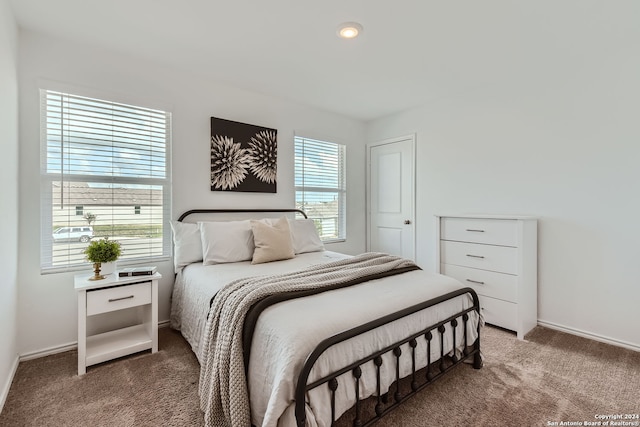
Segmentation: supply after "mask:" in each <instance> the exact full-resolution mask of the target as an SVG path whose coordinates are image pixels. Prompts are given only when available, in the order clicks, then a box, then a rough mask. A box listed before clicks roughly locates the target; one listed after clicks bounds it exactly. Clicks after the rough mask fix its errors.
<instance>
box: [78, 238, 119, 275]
mask: <svg viewBox="0 0 640 427" xmlns="http://www.w3.org/2000/svg"><path fill="white" fill-rule="evenodd" d="M120 252H121V248H120V243H119V242H116V241H115V240H109V238H108V237H105V238H104V239H99V240H93V241H91V243H89V246H87V248H86V249H85V250H84V254H85V255H86V257H87V260H88V261H90V262H92V263H93V272H94V273H95V275H94V276H93V277H91V278H90V279H89V280H101V279H104V278H105V276H102V275H101V274H100V268H101V267H102V263H104V262H114V261H116V260H117V259H118V257H119V256H120Z"/></svg>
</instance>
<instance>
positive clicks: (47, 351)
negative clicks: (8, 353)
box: [20, 341, 78, 362]
mask: <svg viewBox="0 0 640 427" xmlns="http://www.w3.org/2000/svg"><path fill="white" fill-rule="evenodd" d="M76 348H78V342H77V341H74V342H71V343H67V344H62V345H56V346H53V347H48V348H44V349H42V350H36V351H30V352H28V353H24V354H21V355H20V361H21V362H23V361H25V360H31V359H38V358H40V357H45V356H51V355H52V354H58V353H63V352H65V351H69V350H75V349H76Z"/></svg>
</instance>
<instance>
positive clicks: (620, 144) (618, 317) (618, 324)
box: [367, 20, 640, 349]
mask: <svg viewBox="0 0 640 427" xmlns="http://www.w3.org/2000/svg"><path fill="white" fill-rule="evenodd" d="M611 22H614V23H615V22H616V21H615V20H612V21H611ZM614 25H615V24H614ZM567 31H571V25H570V23H569V25H568V27H567ZM634 31H635V32H634V33H633V34H625V32H624V31H623V30H620V29H615V30H613V29H612V30H611V32H610V33H596V32H594V33H593V34H591V35H590V37H592V38H593V39H594V40H593V41H594V46H595V42H597V43H598V46H605V47H606V48H605V49H604V50H600V49H599V50H589V49H588V47H589V45H588V43H590V42H591V41H590V40H585V41H584V43H587V46H581V47H584V48H585V49H584V51H585V52H589V53H590V55H591V56H590V57H583V58H580V61H582V62H581V63H579V64H576V63H571V62H570V61H567V62H564V63H563V62H559V63H549V64H541V65H540V68H539V69H537V70H532V71H531V74H530V75H525V76H518V77H520V79H519V81H520V83H519V84H518V85H508V84H505V85H504V86H492V87H485V88H482V89H477V90H475V91H473V92H469V93H466V94H464V95H462V96H458V97H455V98H450V99H445V100H439V101H438V102H434V103H432V104H431V105H424V106H422V107H420V108H416V109H412V110H410V111H407V112H404V113H401V114H397V115H393V116H391V117H387V118H383V119H380V120H376V121H374V122H371V123H369V124H368V125H367V141H368V142H374V141H380V140H383V139H386V138H391V137H395V136H400V135H406V134H409V133H414V132H415V133H416V134H417V194H418V197H417V218H416V226H417V242H418V244H417V259H418V261H419V263H420V264H421V265H423V266H424V267H428V268H429V269H433V268H435V267H434V262H433V260H434V254H435V242H434V223H433V215H434V214H437V213H505V214H527V215H535V216H538V217H539V218H540V222H539V250H538V253H539V266H538V272H539V291H538V296H539V299H538V301H539V302H538V317H539V320H540V321H541V322H545V324H547V325H551V326H556V327H557V326H559V327H564V328H568V329H572V330H574V332H586V333H587V334H589V335H591V336H593V337H600V338H604V339H609V340H611V341H614V342H617V343H619V344H623V345H625V344H626V345H630V346H631V347H635V348H638V349H640V309H638V302H639V301H640V262H638V255H639V253H640V252H639V250H638V245H639V243H640V221H638V217H639V216H640V163H639V162H640V125H639V124H638V123H639V121H638V120H639V117H640V103H639V101H638V100H640V79H639V78H638V76H640V56H639V55H638V40H640V32H639V29H638V27H637V25H636V26H635V30H634ZM581 47H579V46H571V49H574V48H575V49H577V50H581ZM540 49H541V51H542V50H544V46H540ZM570 52H571V50H570V51H568V52H567V57H570ZM541 70H544V71H543V72H540V71H541Z"/></svg>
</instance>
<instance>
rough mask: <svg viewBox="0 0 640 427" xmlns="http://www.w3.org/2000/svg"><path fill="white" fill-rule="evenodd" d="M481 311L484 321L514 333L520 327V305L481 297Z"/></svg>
mask: <svg viewBox="0 0 640 427" xmlns="http://www.w3.org/2000/svg"><path fill="white" fill-rule="evenodd" d="M479 298H480V311H481V312H482V315H483V316H484V321H485V322H487V323H490V324H492V325H496V326H500V327H502V328H505V329H510V330H512V331H515V330H517V326H518V304H514V303H512V302H507V301H502V300H499V299H495V298H490V297H485V296H481V295H480V296H479Z"/></svg>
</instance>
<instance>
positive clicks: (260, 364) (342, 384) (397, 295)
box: [171, 251, 478, 426]
mask: <svg viewBox="0 0 640 427" xmlns="http://www.w3.org/2000/svg"><path fill="white" fill-rule="evenodd" d="M346 257H348V256H347V255H343V254H338V253H335V252H329V251H324V252H313V253H307V254H301V255H298V256H296V257H295V258H293V259H290V260H286V261H278V262H272V263H265V264H257V265H251V263H250V262H240V263H233V264H218V265H210V266H203V265H202V264H191V265H189V266H187V267H186V268H185V269H184V270H183V271H182V272H180V273H179V274H178V276H177V278H176V283H175V286H174V292H173V301H172V311H171V320H172V326H173V327H174V328H176V329H180V330H181V332H182V334H183V336H184V337H185V338H186V339H187V341H188V342H189V343H190V345H191V346H192V348H193V351H194V352H195V354H196V356H197V357H198V360H199V361H200V364H201V365H202V364H203V360H202V359H201V358H202V354H201V353H202V349H201V347H200V345H201V343H202V334H203V332H204V329H205V325H206V318H207V313H208V310H209V303H210V300H211V297H212V296H213V295H215V293H216V292H217V291H218V290H219V289H220V288H221V287H223V286H224V285H225V284H227V283H229V282H231V281H232V280H234V279H239V278H242V277H247V276H258V275H269V274H282V273H286V272H290V271H295V270H299V269H301V268H304V267H307V266H310V265H314V264H319V263H326V262H330V261H335V260H337V259H343V258H346ZM461 287H463V286H462V285H461V284H460V283H459V282H458V281H456V280H455V279H452V278H450V277H447V276H442V275H438V274H431V273H427V272H424V271H421V270H419V271H411V272H407V273H403V274H400V275H397V276H391V277H388V278H384V279H377V280H372V281H369V282H365V283H362V284H359V285H355V286H351V287H348V288H344V289H338V290H334V291H330V292H324V293H321V294H318V295H314V296H310V297H305V298H299V299H294V300H289V301H286V302H282V303H279V304H275V305H273V306H271V307H269V308H267V309H266V310H265V311H264V312H263V313H262V315H261V316H260V318H259V319H258V322H257V324H256V328H255V332H254V336H253V343H252V348H251V355H252V357H251V360H250V363H249V375H248V386H249V395H250V400H251V417H252V423H253V424H254V425H256V426H295V425H296V423H295V414H294V408H295V402H294V394H295V387H296V381H297V377H298V373H299V372H300V370H301V369H302V366H303V365H304V361H305V359H306V357H307V356H308V355H309V353H310V352H311V351H312V350H313V349H314V348H315V347H316V346H317V345H318V343H319V342H320V341H322V340H323V339H325V338H328V337H330V336H332V335H335V334H337V333H339V332H342V331H344V330H347V329H350V328H352V327H355V326H357V325H360V324H363V323H366V322H369V321H371V320H374V319H377V318H379V317H382V316H384V315H386V314H389V313H393V312H395V311H398V310H401V309H403V308H406V307H408V306H412V305H415V304H418V303H420V302H422V301H426V300H429V299H432V298H435V297H438V296H440V295H442V294H444V293H447V292H450V291H453V290H455V289H459V288H461ZM472 305H473V301H472V299H471V297H470V296H469V295H462V296H460V297H457V298H455V299H452V300H449V301H446V302H444V303H441V304H438V305H437V306H434V307H432V308H430V309H429V310H423V311H421V312H419V313H415V314H413V315H411V316H408V317H406V318H404V319H401V320H398V321H396V322H393V323H392V324H390V325H387V326H385V327H383V328H378V329H375V330H373V331H370V332H369V333H367V334H364V335H361V336H358V337H356V338H354V339H352V340H350V341H348V342H345V343H341V344H338V345H336V346H334V347H332V348H330V349H329V350H328V351H327V352H326V353H325V354H324V355H323V356H321V357H320V359H319V360H318V362H317V363H316V365H315V367H314V369H313V370H312V372H311V376H310V382H311V381H313V380H314V379H317V378H321V377H322V376H324V375H326V374H329V373H331V372H333V371H335V370H337V369H338V368H341V367H343V366H345V365H347V364H349V363H351V362H353V361H356V360H359V359H361V358H363V357H365V356H367V355H369V354H372V353H373V352H374V351H376V350H379V349H380V348H383V347H385V346H387V345H390V344H392V343H394V342H396V341H398V340H401V339H403V338H405V337H407V336H409V335H410V334H411V333H412V332H417V331H418V330H419V329H417V328H418V327H419V326H416V325H423V326H424V325H431V324H434V323H437V322H438V321H440V320H442V319H445V318H447V317H449V316H451V315H453V314H455V313H457V312H459V311H461V310H463V309H465V308H468V307H471V306H472ZM477 322H478V316H477V315H476V314H475V312H471V313H470V322H469V324H468V327H467V333H468V338H469V343H472V342H474V341H475V339H476V338H477V331H476V325H477ZM456 333H457V335H456V338H457V339H456V341H457V342H456V346H455V347H456V349H457V351H460V350H461V349H462V348H463V346H464V342H463V340H464V333H463V330H462V322H460V324H459V325H458V328H457V331H456ZM452 344H453V343H452V342H451V335H450V334H449V333H447V334H445V340H444V349H445V351H444V352H445V354H447V353H449V352H451V350H452V348H453V345H452ZM402 350H403V355H404V356H403V359H404V360H405V363H403V364H401V376H406V375H408V374H410V373H411V364H410V360H411V358H410V349H409V347H408V346H406V345H405V346H404V347H403V349H402ZM416 355H417V357H416V362H417V369H420V368H422V367H424V366H425V365H426V341H425V340H424V339H418V347H417V348H416ZM439 357H440V339H439V334H438V335H437V336H436V337H434V339H433V341H432V344H431V361H432V362H433V361H435V360H437V359H438V358H439ZM383 359H384V363H383V365H382V369H381V377H382V378H381V380H382V390H381V392H382V393H384V392H386V391H387V389H388V387H389V385H390V384H391V383H392V382H393V381H394V380H395V358H394V357H393V356H392V355H391V354H386V355H385V356H384V358H383ZM362 371H363V375H362V378H361V383H360V393H361V396H360V397H361V399H362V398H364V397H367V396H370V395H373V394H374V393H375V388H376V383H375V370H374V365H373V363H367V364H365V365H363V366H362ZM338 381H339V387H338V390H337V391H336V417H338V416H340V414H342V413H343V412H344V411H346V410H347V409H349V408H350V407H351V406H353V404H354V403H355V391H354V386H353V378H352V376H351V374H350V373H347V374H344V375H343V376H342V377H341V378H339V379H338ZM307 402H308V404H307V408H306V413H307V425H310V426H316V425H317V426H329V425H331V410H330V401H329V392H328V388H327V387H326V385H324V386H320V387H318V388H316V389H314V390H312V391H310V392H309V393H308V399H307Z"/></svg>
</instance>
